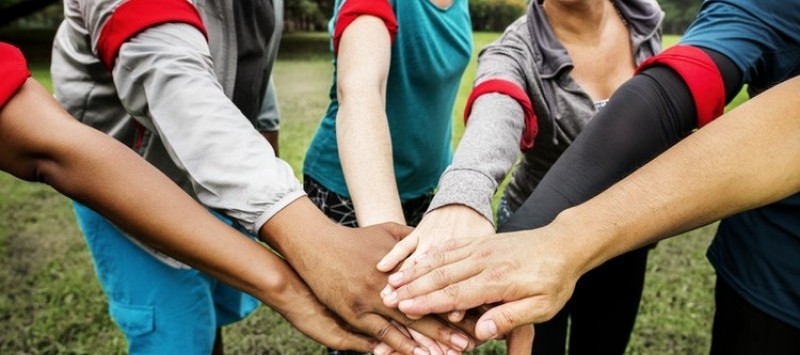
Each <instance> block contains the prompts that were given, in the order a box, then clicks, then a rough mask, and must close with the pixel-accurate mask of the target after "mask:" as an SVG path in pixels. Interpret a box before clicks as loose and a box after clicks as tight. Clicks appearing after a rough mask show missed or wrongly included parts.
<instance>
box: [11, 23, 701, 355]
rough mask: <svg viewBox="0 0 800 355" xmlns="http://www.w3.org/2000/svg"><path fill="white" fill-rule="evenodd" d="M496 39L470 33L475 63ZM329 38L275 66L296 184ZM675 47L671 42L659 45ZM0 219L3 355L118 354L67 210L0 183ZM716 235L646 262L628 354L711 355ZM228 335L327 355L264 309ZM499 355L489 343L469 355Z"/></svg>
mask: <svg viewBox="0 0 800 355" xmlns="http://www.w3.org/2000/svg"><path fill="white" fill-rule="evenodd" d="M497 35H498V34H496V33H476V34H475V46H476V54H477V49H480V48H481V47H482V46H484V45H485V44H487V43H489V42H490V41H491V40H493V39H494V38H496V37H497ZM325 38H326V37H325V35H323V34H289V35H288V36H287V39H286V41H285V44H284V47H283V48H282V50H281V56H280V60H279V61H278V63H277V65H276V66H275V78H276V80H277V84H278V91H279V96H280V106H281V110H282V114H283V122H282V129H281V137H280V138H281V152H282V155H283V158H284V159H286V160H287V161H288V162H289V163H290V164H291V165H292V167H293V168H294V169H295V172H297V173H298V174H299V173H300V169H301V167H302V160H303V154H304V151H305V149H306V148H307V147H308V143H309V141H310V139H311V135H312V134H313V132H314V131H315V129H316V126H317V123H318V121H319V119H320V117H322V114H323V112H324V110H325V108H326V105H327V94H328V90H329V82H330V69H331V67H330V59H329V57H328V55H327V54H326V52H325V51H326V50H327V41H326V39H325ZM676 39H677V37H674V36H667V37H666V38H665V42H666V43H668V44H670V43H674V42H675V41H676ZM40 57H41V58H45V57H46V56H40ZM47 66H48V65H47V62H46V59H40V60H35V61H33V62H32V67H33V73H34V76H35V77H36V78H37V79H38V80H40V81H42V82H44V83H45V84H46V85H48V86H49V76H48V74H47ZM474 75H475V61H474V60H473V61H472V62H471V64H470V66H469V68H468V69H467V73H466V75H465V76H464V79H463V81H462V85H461V90H460V92H459V96H458V101H457V103H456V109H455V113H454V115H453V119H454V133H455V134H454V137H455V138H454V144H455V142H457V140H458V139H460V137H461V134H462V133H463V124H462V123H461V112H462V110H463V106H464V103H465V101H466V97H467V95H468V93H469V89H470V87H471V85H472V80H473V78H474ZM0 216H2V217H0V263H2V265H3V269H2V271H0V288H2V289H3V290H4V291H3V292H2V293H0V353H3V354H6V353H18V354H40V353H48V354H49V353H63V354H114V353H123V352H124V351H125V340H124V338H123V337H122V335H121V334H120V333H119V332H118V331H117V329H116V328H115V327H114V325H113V323H112V322H111V320H110V319H109V317H108V316H107V314H106V308H107V303H106V301H105V298H104V296H103V294H102V292H101V290H100V287H99V285H98V283H97V281H96V279H95V277H94V271H93V266H92V263H91V258H90V257H89V255H88V252H87V250H86V248H85V245H84V242H83V239H82V237H81V236H80V233H79V231H78V229H77V227H76V225H75V221H74V218H73V216H72V212H71V209H70V206H69V203H68V201H67V200H66V199H65V198H63V197H61V196H60V195H58V194H57V193H55V192H54V191H53V190H51V189H50V188H49V187H47V186H44V185H41V184H29V183H24V182H21V181H18V180H15V179H14V178H12V177H10V176H8V175H6V174H3V173H0ZM713 231H714V226H709V227H705V228H701V229H698V230H696V231H693V232H690V233H688V235H686V236H683V237H679V238H674V239H671V240H668V241H665V242H662V243H660V244H659V245H658V247H657V248H655V249H654V250H653V251H652V252H651V254H650V262H649V265H648V270H647V281H646V287H645V293H644V296H643V299H642V304H641V308H640V312H639V318H638V320H637V323H636V328H635V329H634V333H633V336H632V339H631V343H630V346H629V349H628V353H629V354H705V353H707V352H708V346H709V345H708V344H709V331H710V325H711V319H712V314H713V298H712V294H713V293H712V292H713V290H712V288H713V284H714V272H713V270H712V268H711V267H710V265H709V264H708V262H707V261H706V259H705V256H704V254H705V250H706V248H707V246H708V243H709V241H710V240H711V237H712V234H713ZM224 334H225V344H226V351H227V352H228V353H231V354H237V353H238V354H256V353H260V354H321V353H323V350H322V348H321V347H320V346H319V345H317V344H315V343H314V342H312V341H310V340H308V339H306V338H305V337H304V336H302V335H301V334H300V333H298V332H297V331H295V330H294V329H293V328H291V327H290V326H289V325H288V324H287V323H286V322H285V321H284V320H283V319H282V318H281V317H280V316H279V315H277V314H276V313H275V312H272V311H271V310H269V309H268V308H266V307H262V308H260V309H259V310H258V311H257V312H256V314H254V315H253V316H251V317H249V318H248V319H247V320H245V321H243V322H240V323H238V324H235V325H233V326H230V327H227V328H226V329H225V332H224ZM503 349H504V347H503V345H502V344H499V343H493V344H487V345H484V346H483V347H481V348H480V349H479V350H478V351H476V352H475V353H477V354H496V353H497V354H499V353H502V352H503Z"/></svg>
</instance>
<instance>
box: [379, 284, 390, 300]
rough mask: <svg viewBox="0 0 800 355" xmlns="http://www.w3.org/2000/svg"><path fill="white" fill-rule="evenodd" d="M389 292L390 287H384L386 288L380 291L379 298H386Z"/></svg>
mask: <svg viewBox="0 0 800 355" xmlns="http://www.w3.org/2000/svg"><path fill="white" fill-rule="evenodd" d="M391 292H392V286H389V285H386V287H384V288H383V290H381V297H382V298H386V296H388V295H389V293H391Z"/></svg>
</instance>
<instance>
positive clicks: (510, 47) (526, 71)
mask: <svg viewBox="0 0 800 355" xmlns="http://www.w3.org/2000/svg"><path fill="white" fill-rule="evenodd" d="M531 43H534V42H533V39H531V38H530V35H529V31H528V29H527V25H526V22H524V21H523V20H522V19H521V20H517V21H516V22H514V24H512V25H511V26H509V30H508V31H506V32H505V33H504V34H503V36H501V37H500V38H499V39H498V40H497V41H495V42H494V43H492V44H490V45H489V46H487V47H486V48H484V49H483V50H482V51H481V53H480V55H479V56H478V69H477V73H476V77H475V87H478V86H480V85H481V84H482V83H484V82H486V81H489V80H501V81H504V82H507V83H509V84H511V85H514V86H516V87H519V88H520V89H521V90H524V89H523V88H527V87H531V85H529V84H528V81H530V80H531V79H530V78H533V77H535V76H536V73H535V70H536V67H537V64H536V62H535V60H534V58H532V57H531V56H526V55H522V53H531V49H530V48H529V47H530V45H531ZM534 90H536V89H534ZM529 95H531V97H532V98H533V99H534V100H536V104H537V105H544V103H543V102H541V101H538V100H537V99H538V98H540V97H543V95H536V94H529ZM524 130H525V113H524V111H523V107H522V105H520V103H519V102H517V101H516V100H515V99H513V98H512V97H511V96H509V95H507V94H504V93H500V92H492V93H487V94H484V95H481V96H479V97H478V98H477V99H476V100H475V101H474V102H473V105H472V109H471V112H470V113H469V120H468V121H467V123H466V128H465V130H464V136H463V137H462V138H461V141H460V142H459V143H458V148H457V149H456V151H455V154H454V155H453V162H452V164H451V165H450V166H449V167H448V168H447V170H446V171H445V172H444V174H442V176H441V178H440V179H439V186H438V190H437V191H436V195H435V196H434V198H433V201H431V206H430V209H429V211H428V213H427V214H426V215H425V218H423V220H422V222H420V224H419V226H418V227H417V228H416V230H415V231H414V232H413V233H411V235H409V236H408V238H405V239H403V240H402V241H400V242H399V243H397V245H396V246H395V247H394V248H392V251H391V252H389V254H387V255H386V256H385V257H384V258H383V259H381V262H380V263H379V264H378V270H381V271H389V270H392V269H393V268H395V267H396V266H397V265H398V264H399V263H400V262H402V261H403V260H404V259H406V258H407V257H410V258H412V259H413V258H415V257H417V256H419V255H422V254H424V253H425V252H426V251H427V250H428V249H430V248H432V247H433V246H435V245H436V244H437V243H441V242H443V241H444V240H447V239H451V238H463V237H467V236H470V237H474V236H484V235H486V234H488V233H490V232H492V231H493V229H494V221H493V218H494V217H493V214H492V196H493V195H494V193H495V192H496V191H497V188H498V186H499V185H500V183H501V182H502V181H503V178H505V177H506V175H507V174H508V172H509V170H511V168H512V166H513V164H514V161H515V160H516V157H517V155H518V154H519V151H520V149H519V147H520V144H519V142H520V139H521V137H522V135H523V131H524Z"/></svg>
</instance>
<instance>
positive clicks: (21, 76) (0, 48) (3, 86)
mask: <svg viewBox="0 0 800 355" xmlns="http://www.w3.org/2000/svg"><path fill="white" fill-rule="evenodd" d="M30 76H31V73H30V71H28V64H27V63H26V62H25V57H24V56H22V52H20V50H19V49H17V47H14V46H12V45H10V44H6V43H2V42H0V108H2V107H3V106H5V104H6V102H8V100H9V99H10V98H11V97H12V96H14V94H16V93H17V90H19V88H20V87H21V86H22V84H24V83H25V80H27V79H28V77H30Z"/></svg>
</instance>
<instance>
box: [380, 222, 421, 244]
mask: <svg viewBox="0 0 800 355" xmlns="http://www.w3.org/2000/svg"><path fill="white" fill-rule="evenodd" d="M381 226H383V227H384V228H385V230H386V231H387V232H388V233H389V235H391V236H392V238H394V240H396V241H399V240H402V239H404V238H405V237H406V236H408V235H409V234H411V232H413V231H414V228H413V227H409V226H407V225H405V224H399V223H391V222H390V223H384V224H382V225H381Z"/></svg>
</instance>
